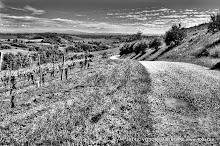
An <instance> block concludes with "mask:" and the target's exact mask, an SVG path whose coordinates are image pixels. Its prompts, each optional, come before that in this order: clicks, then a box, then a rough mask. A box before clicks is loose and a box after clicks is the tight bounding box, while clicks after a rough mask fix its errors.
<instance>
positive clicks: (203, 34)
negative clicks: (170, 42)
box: [123, 24, 220, 67]
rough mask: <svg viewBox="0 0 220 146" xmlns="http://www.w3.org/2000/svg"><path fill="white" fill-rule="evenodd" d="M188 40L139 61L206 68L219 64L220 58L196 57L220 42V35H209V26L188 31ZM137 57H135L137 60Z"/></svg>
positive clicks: (162, 48)
mask: <svg viewBox="0 0 220 146" xmlns="http://www.w3.org/2000/svg"><path fill="white" fill-rule="evenodd" d="M186 34H187V36H186V38H185V39H184V40H183V43H182V44H181V45H179V46H177V47H175V48H171V49H169V48H168V47H166V46H162V47H160V49H159V50H158V51H156V52H153V53H151V54H150V55H148V54H149V51H147V52H146V54H144V55H143V56H141V57H140V58H138V59H137V60H138V61H141V60H142V61H144V60H147V61H162V60H163V61H175V62H187V63H193V64H198V65H202V66H206V67H211V66H213V65H214V64H216V63H217V62H220V58H213V57H211V56H210V55H209V56H202V57H196V55H197V54H199V53H200V52H201V50H203V49H204V48H205V49H206V50H207V51H208V52H210V50H211V49H212V48H207V47H205V46H206V45H210V44H213V43H214V42H215V41H217V40H219V38H220V33H216V34H211V33H207V24H202V25H200V26H195V27H192V28H187V29H186ZM219 48H220V47H219V44H218V45H217V46H216V50H218V52H220V49H219ZM219 54H220V53H219ZM129 57H130V55H127V56H124V57H123V58H129ZM135 58H137V57H133V58H132V59H135Z"/></svg>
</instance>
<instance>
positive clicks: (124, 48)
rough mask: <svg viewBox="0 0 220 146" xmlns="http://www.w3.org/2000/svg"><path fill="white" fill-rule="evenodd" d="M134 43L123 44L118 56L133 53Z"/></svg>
mask: <svg viewBox="0 0 220 146" xmlns="http://www.w3.org/2000/svg"><path fill="white" fill-rule="evenodd" d="M134 44H135V42H134V43H126V44H124V45H123V46H122V47H121V48H120V55H121V56H122V55H124V54H130V53H132V52H133V45H134Z"/></svg>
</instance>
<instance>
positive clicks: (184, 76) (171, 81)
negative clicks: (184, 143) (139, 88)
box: [140, 61, 220, 139]
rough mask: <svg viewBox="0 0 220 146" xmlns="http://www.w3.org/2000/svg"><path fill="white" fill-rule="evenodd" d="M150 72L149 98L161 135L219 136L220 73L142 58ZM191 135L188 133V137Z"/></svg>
mask: <svg viewBox="0 0 220 146" xmlns="http://www.w3.org/2000/svg"><path fill="white" fill-rule="evenodd" d="M140 63H141V64H142V65H143V66H144V67H145V68H146V69H147V71H148V72H149V73H150V76H151V79H152V92H151V95H150V96H149V100H150V103H151V107H152V114H153V115H154V116H153V117H154V121H157V122H156V124H155V129H156V132H157V133H158V135H159V136H160V137H163V136H171V137H179V138H182V137H183V136H186V137H187V138H188V139H195V138H196V137H199V136H202V137H205V138H209V137H211V136H213V137H218V135H219V133H220V126H219V124H218V123H219V121H220V119H219V118H218V114H219V98H220V73H219V72H218V71H211V70H209V69H208V68H206V67H202V66H198V65H194V64H188V63H180V62H164V61H156V62H152V61H140ZM187 135H188V136H187Z"/></svg>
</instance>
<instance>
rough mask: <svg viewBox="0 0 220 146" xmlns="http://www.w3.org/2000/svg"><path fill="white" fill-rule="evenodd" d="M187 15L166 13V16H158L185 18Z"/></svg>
mask: <svg viewBox="0 0 220 146" xmlns="http://www.w3.org/2000/svg"><path fill="white" fill-rule="evenodd" d="M186 17H187V15H167V16H160V18H174V19H175V18H186Z"/></svg>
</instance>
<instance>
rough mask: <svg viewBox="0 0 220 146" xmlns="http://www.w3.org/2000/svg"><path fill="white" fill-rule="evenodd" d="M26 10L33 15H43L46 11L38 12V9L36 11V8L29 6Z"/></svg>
mask: <svg viewBox="0 0 220 146" xmlns="http://www.w3.org/2000/svg"><path fill="white" fill-rule="evenodd" d="M24 9H26V10H28V11H30V12H32V15H42V14H44V13H45V11H44V10H37V9H35V8H33V7H31V6H29V5H27V6H25V7H24Z"/></svg>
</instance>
